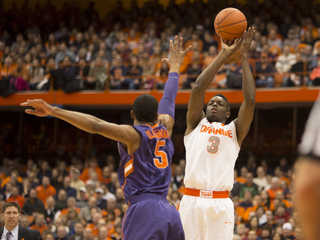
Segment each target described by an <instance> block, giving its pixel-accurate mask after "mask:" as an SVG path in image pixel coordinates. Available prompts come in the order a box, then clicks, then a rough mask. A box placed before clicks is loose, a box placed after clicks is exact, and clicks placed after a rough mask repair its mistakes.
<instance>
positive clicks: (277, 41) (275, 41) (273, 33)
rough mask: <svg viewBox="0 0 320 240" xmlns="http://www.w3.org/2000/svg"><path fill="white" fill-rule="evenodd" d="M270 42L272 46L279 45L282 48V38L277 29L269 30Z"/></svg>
mask: <svg viewBox="0 0 320 240" xmlns="http://www.w3.org/2000/svg"><path fill="white" fill-rule="evenodd" d="M268 44H269V46H270V47H272V46H278V47H279V48H280V49H281V48H282V39H281V38H279V36H278V35H277V30H275V29H271V30H270V31H269V35H268Z"/></svg>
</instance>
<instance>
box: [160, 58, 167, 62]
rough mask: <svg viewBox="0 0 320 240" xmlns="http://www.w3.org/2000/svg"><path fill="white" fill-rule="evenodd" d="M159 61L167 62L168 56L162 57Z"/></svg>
mask: <svg viewBox="0 0 320 240" xmlns="http://www.w3.org/2000/svg"><path fill="white" fill-rule="evenodd" d="M161 61H162V62H166V63H168V61H169V59H168V58H162V59H161Z"/></svg>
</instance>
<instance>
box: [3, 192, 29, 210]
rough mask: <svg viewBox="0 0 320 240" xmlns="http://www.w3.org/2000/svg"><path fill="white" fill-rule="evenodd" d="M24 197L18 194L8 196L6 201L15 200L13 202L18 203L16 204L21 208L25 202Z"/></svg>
mask: <svg viewBox="0 0 320 240" xmlns="http://www.w3.org/2000/svg"><path fill="white" fill-rule="evenodd" d="M25 201H26V200H25V199H24V197H22V196H20V195H18V196H17V197H13V196H11V197H9V199H8V200H7V202H15V203H18V205H19V206H20V208H21V209H22V208H23V205H24V203H25Z"/></svg>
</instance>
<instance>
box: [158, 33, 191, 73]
mask: <svg viewBox="0 0 320 240" xmlns="http://www.w3.org/2000/svg"><path fill="white" fill-rule="evenodd" d="M182 45H183V38H182V37H180V39H179V37H178V36H177V35H176V36H175V38H174V42H173V41H172V40H170V57H169V59H168V58H163V59H162V60H161V61H162V62H166V63H168V64H169V65H170V68H171V69H170V70H172V68H173V67H175V68H177V67H178V68H180V67H181V65H182V63H183V59H184V56H185V55H186V53H187V52H188V51H189V50H190V49H191V45H190V46H189V47H188V48H187V49H186V50H184V51H183V47H182Z"/></svg>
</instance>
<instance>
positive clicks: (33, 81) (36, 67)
mask: <svg viewBox="0 0 320 240" xmlns="http://www.w3.org/2000/svg"><path fill="white" fill-rule="evenodd" d="M29 71H30V80H29V87H30V90H39V88H38V85H39V83H40V82H41V81H42V80H43V77H44V69H43V68H42V67H41V66H40V63H39V60H38V59H37V58H36V59H34V60H33V61H32V65H31V67H30V69H29Z"/></svg>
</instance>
